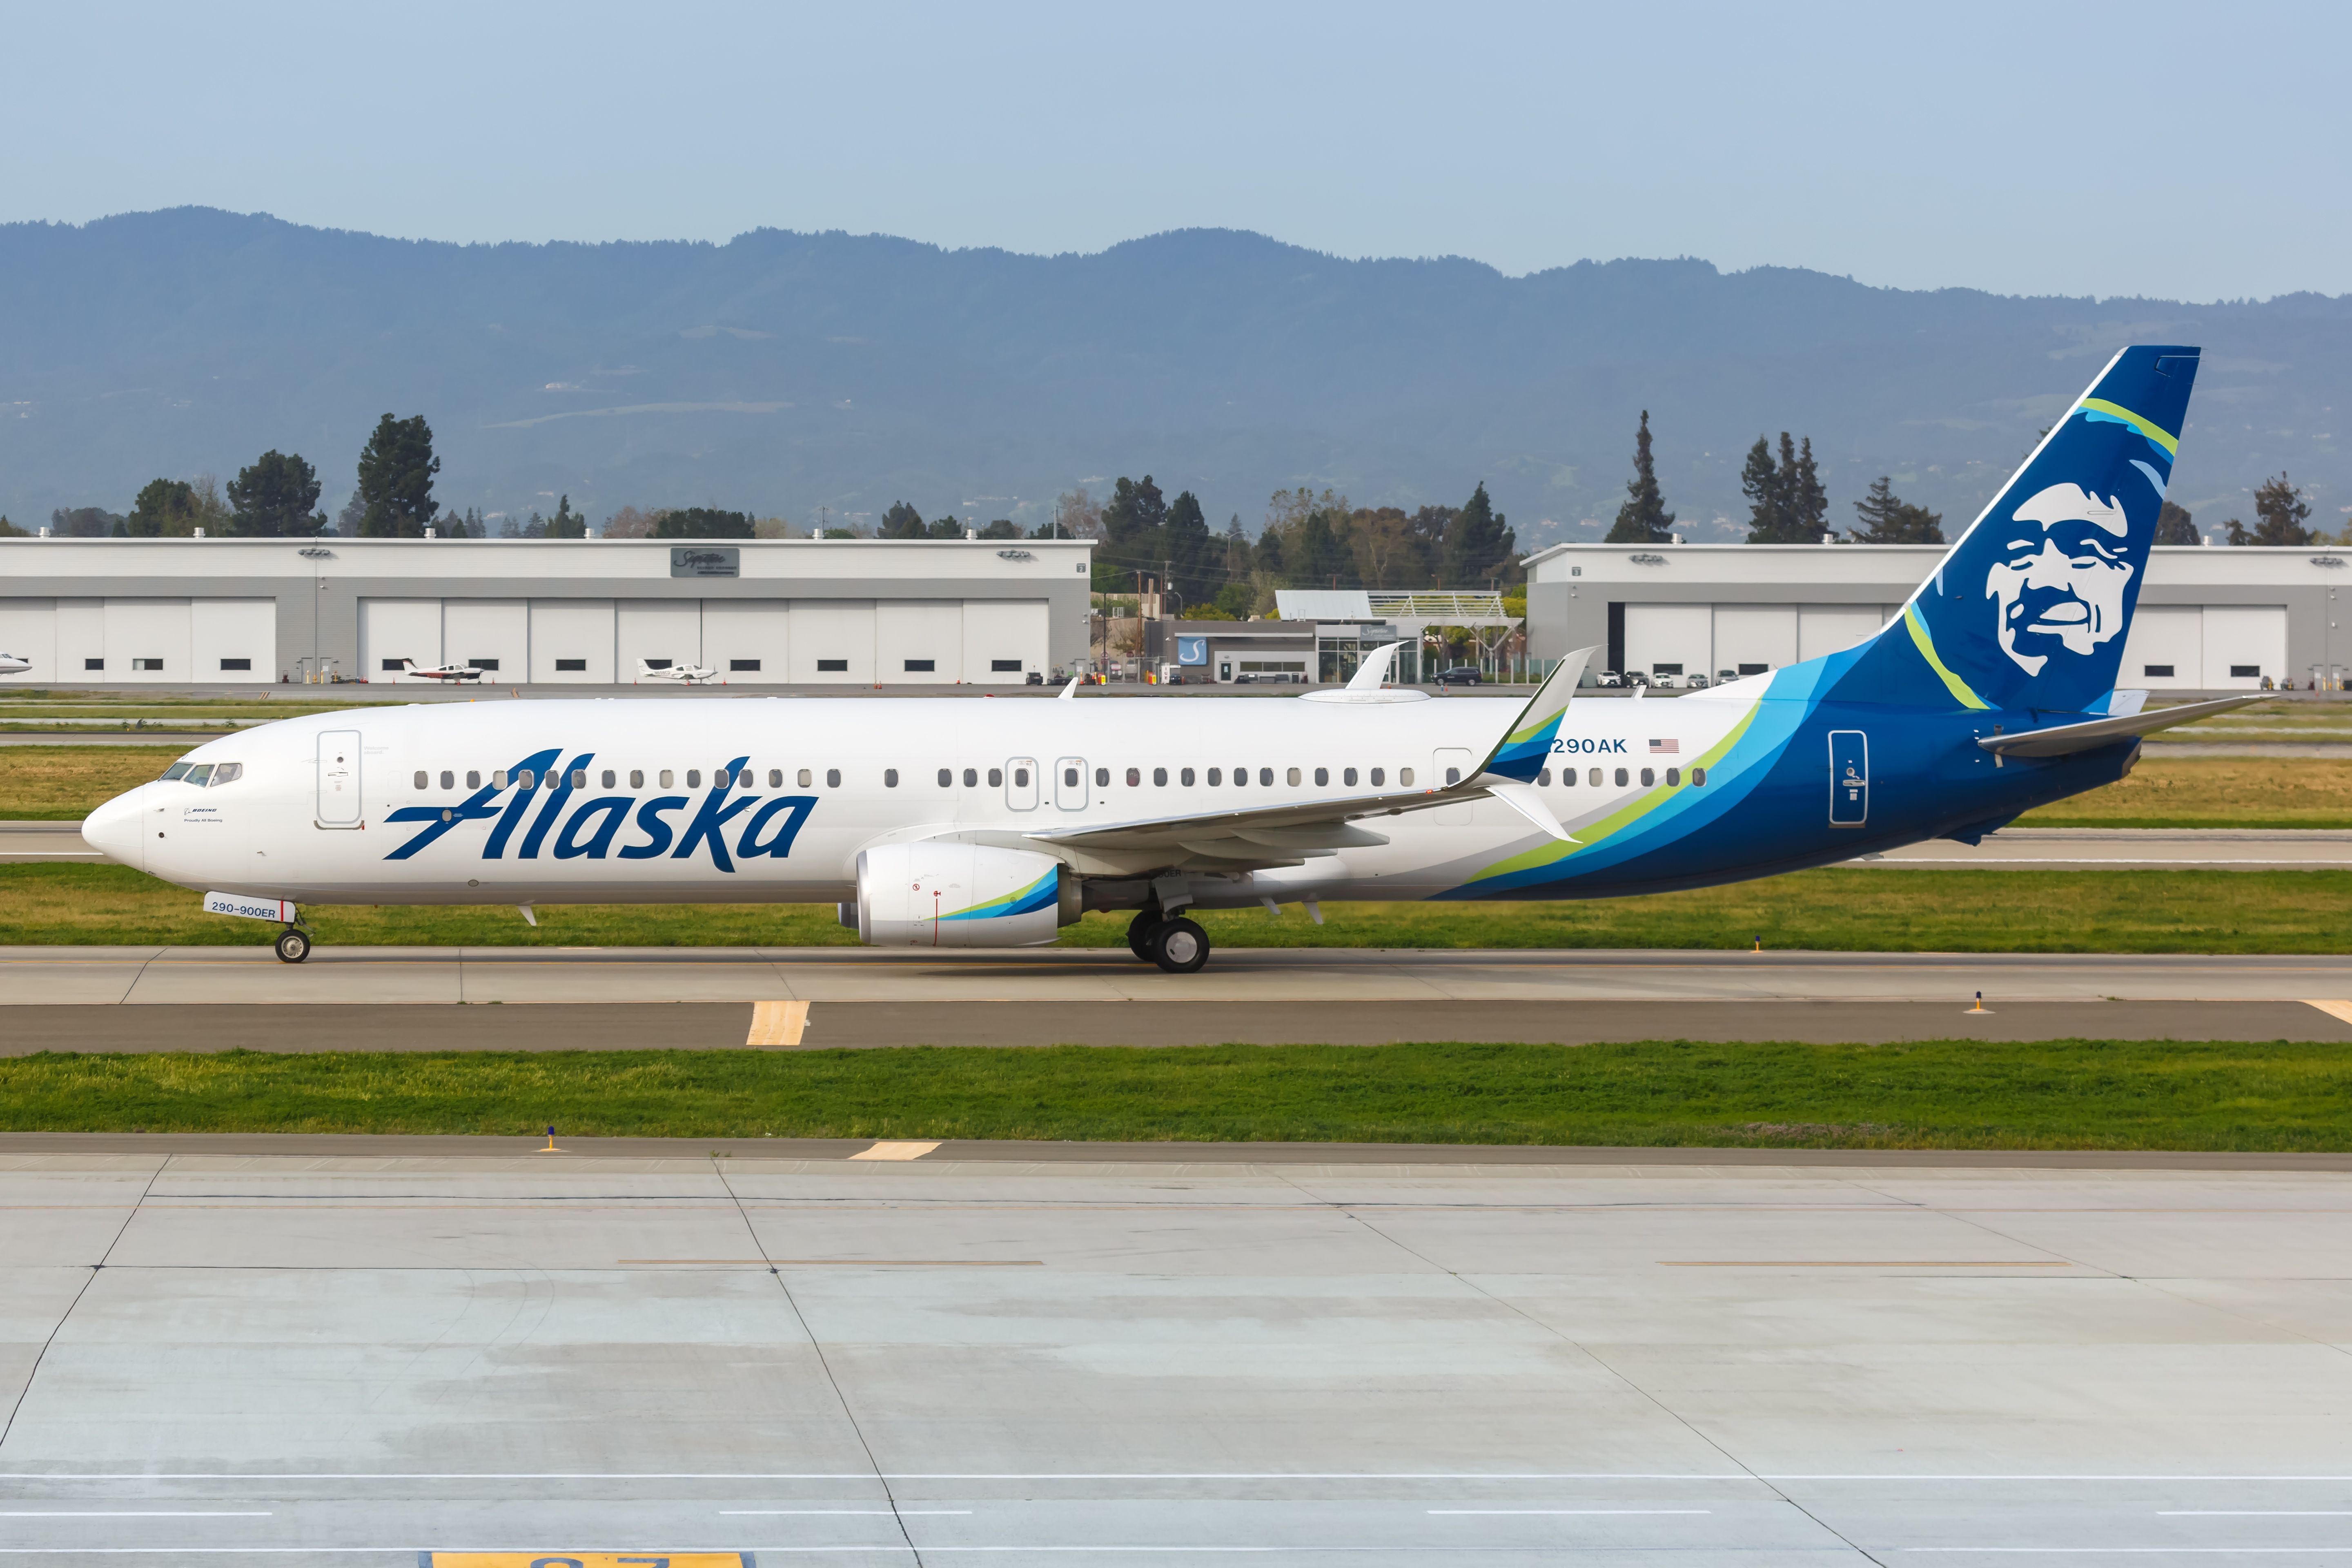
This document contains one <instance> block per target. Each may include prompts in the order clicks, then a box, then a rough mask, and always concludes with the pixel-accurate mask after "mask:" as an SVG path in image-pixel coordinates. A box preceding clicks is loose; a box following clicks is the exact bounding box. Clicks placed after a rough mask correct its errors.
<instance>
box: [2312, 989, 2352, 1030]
mask: <svg viewBox="0 0 2352 1568" xmlns="http://www.w3.org/2000/svg"><path fill="white" fill-rule="evenodd" d="M2303 1005H2305V1006H2306V1007H2316V1008H2318V1009H2319V1010H2320V1011H2321V1012H2323V1013H2325V1014H2326V1015H2327V1016H2329V1017H2331V1018H2336V1019H2339V1020H2341V1021H2342V1022H2344V1023H2347V1024H2352V1002H2315V1001H2313V1000H2312V999H2311V998H2309V997H2307V996H2306V997H2305V998H2304V1002H2303Z"/></svg>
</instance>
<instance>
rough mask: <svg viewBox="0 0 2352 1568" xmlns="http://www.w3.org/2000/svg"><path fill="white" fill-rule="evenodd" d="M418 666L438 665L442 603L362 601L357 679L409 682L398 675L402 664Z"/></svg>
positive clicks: (423, 600)
mask: <svg viewBox="0 0 2352 1568" xmlns="http://www.w3.org/2000/svg"><path fill="white" fill-rule="evenodd" d="M403 659H414V660H415V662H416V663H417V664H418V665H420V666H431V665H436V664H439V663H440V662H441V601H440V600H438V599H362V600H361V601H360V677H361V679H364V680H367V681H370V682H374V681H379V680H410V679H413V678H412V677H409V676H404V675H403V674H402V673H401V668H402V666H401V662H400V661H401V660H403Z"/></svg>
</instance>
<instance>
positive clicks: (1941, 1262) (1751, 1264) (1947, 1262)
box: [1658, 1258, 2074, 1268]
mask: <svg viewBox="0 0 2352 1568" xmlns="http://www.w3.org/2000/svg"><path fill="white" fill-rule="evenodd" d="M1658 1267H1659V1268H2074V1265H2073V1264H2072V1263H2069V1262H2067V1261H2066V1260H2065V1259H2063V1258H2031V1259H2028V1258H1853V1259H1845V1258H1840V1259H1837V1260H1835V1261H1826V1260H1819V1259H1816V1260H1802V1259H1798V1258H1660V1259H1658Z"/></svg>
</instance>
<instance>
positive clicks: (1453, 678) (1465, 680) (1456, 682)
mask: <svg viewBox="0 0 2352 1568" xmlns="http://www.w3.org/2000/svg"><path fill="white" fill-rule="evenodd" d="M1430 679H1431V680H1432V681H1433V683H1434V684H1436V685H1439V686H1475V685H1477V684H1478V683H1479V682H1481V681H1483V680H1485V679H1486V676H1485V675H1483V674H1481V673H1480V672H1479V669H1478V667H1477V666H1476V665H1475V664H1457V665H1455V666H1454V668H1451V669H1441V670H1439V671H1438V672H1437V673H1436V674H1435V675H1433V676H1431V677H1430Z"/></svg>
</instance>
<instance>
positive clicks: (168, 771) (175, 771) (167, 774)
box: [156, 763, 188, 784]
mask: <svg viewBox="0 0 2352 1568" xmlns="http://www.w3.org/2000/svg"><path fill="white" fill-rule="evenodd" d="M187 776H188V764H187V763H173V764H172V765H171V766H170V767H168V768H165V769H164V770H163V777H162V778H161V779H158V780H157V781H156V782H157V783H158V784H169V783H171V782H172V781H173V779H178V778H185V777H187Z"/></svg>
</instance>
